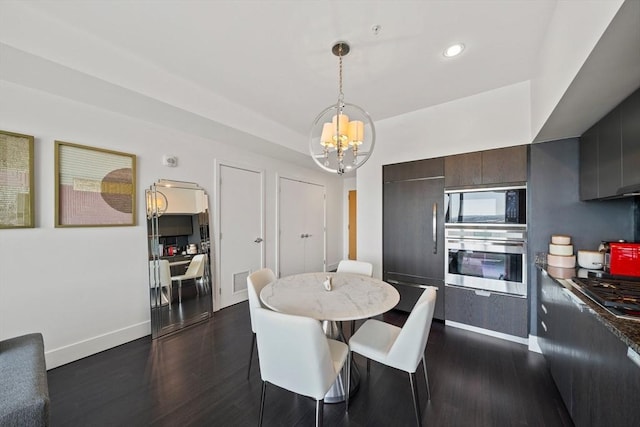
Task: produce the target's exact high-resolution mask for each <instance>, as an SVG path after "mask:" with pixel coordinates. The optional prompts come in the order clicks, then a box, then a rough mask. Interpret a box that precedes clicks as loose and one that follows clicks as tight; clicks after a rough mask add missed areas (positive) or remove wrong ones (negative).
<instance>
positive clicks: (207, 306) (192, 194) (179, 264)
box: [146, 180, 213, 338]
mask: <svg viewBox="0 0 640 427" xmlns="http://www.w3.org/2000/svg"><path fill="white" fill-rule="evenodd" d="M146 203H147V230H148V233H147V234H148V237H149V292H150V297H151V335H152V337H153V338H157V337H160V336H162V335H166V334H169V333H172V332H176V331H178V330H180V329H181V328H184V327H186V326H189V325H192V324H194V323H196V322H200V321H203V320H206V319H208V318H209V317H211V315H212V311H213V301H212V291H211V288H212V285H211V279H210V278H211V271H210V260H211V253H210V252H211V251H210V248H211V245H210V241H209V210H208V205H209V201H208V197H207V194H206V193H205V191H204V190H203V189H202V188H200V187H199V186H198V185H197V184H195V183H191V182H180V181H168V180H159V181H158V182H156V183H155V184H153V185H152V186H151V187H149V189H148V190H147V191H146Z"/></svg>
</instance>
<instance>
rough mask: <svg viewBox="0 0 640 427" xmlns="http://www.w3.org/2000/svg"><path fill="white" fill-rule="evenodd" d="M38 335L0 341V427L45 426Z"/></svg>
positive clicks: (41, 343)
mask: <svg viewBox="0 0 640 427" xmlns="http://www.w3.org/2000/svg"><path fill="white" fill-rule="evenodd" d="M48 425H49V388H48V385H47V368H46V364H45V359H44V341H43V339H42V334H39V333H37V334H28V335H23V336H20V337H15V338H10V339H7V340H4V341H0V426H3V427H4V426H21V427H24V426H34V427H35V426H48Z"/></svg>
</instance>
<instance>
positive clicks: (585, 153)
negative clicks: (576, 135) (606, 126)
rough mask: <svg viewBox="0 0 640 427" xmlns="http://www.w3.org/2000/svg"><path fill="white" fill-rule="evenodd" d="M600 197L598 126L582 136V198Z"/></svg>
mask: <svg viewBox="0 0 640 427" xmlns="http://www.w3.org/2000/svg"><path fill="white" fill-rule="evenodd" d="M597 198H598V128H597V127H596V126H594V127H592V128H591V129H589V130H588V131H586V132H585V133H584V134H582V136H581V137H580V200H591V199H597Z"/></svg>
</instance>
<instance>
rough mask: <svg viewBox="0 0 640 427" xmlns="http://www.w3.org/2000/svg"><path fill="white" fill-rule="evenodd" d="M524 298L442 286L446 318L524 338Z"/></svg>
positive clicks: (525, 315) (526, 311)
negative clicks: (443, 288) (443, 287)
mask: <svg viewBox="0 0 640 427" xmlns="http://www.w3.org/2000/svg"><path fill="white" fill-rule="evenodd" d="M527 305H528V304H527V299H526V298H520V297H516V296H511V295H504V294H499V293H495V292H489V291H482V290H475V289H470V288H460V287H457V286H449V285H447V286H445V313H446V314H447V320H449V321H454V322H458V323H463V324H465V325H470V326H475V327H478V328H482V329H488V330H490V331H495V332H500V333H503V334H507V335H512V336H516V337H521V338H526V337H527V334H528V329H527V313H528V310H527Z"/></svg>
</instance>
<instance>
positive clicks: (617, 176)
mask: <svg viewBox="0 0 640 427" xmlns="http://www.w3.org/2000/svg"><path fill="white" fill-rule="evenodd" d="M638 165H640V90H638V91H636V92H634V93H633V94H632V95H631V96H630V97H628V98H627V99H626V100H625V101H623V102H622V103H621V104H620V105H619V106H617V107H616V108H614V109H613V110H611V112H609V114H607V115H606V116H605V117H604V118H603V119H602V120H600V121H599V122H598V123H596V124H595V125H593V126H592V127H591V128H590V129H589V130H587V131H586V132H585V133H584V134H583V135H582V136H581V137H580V199H581V200H594V199H604V198H609V197H616V196H620V195H622V194H624V193H625V192H633V191H637V187H638V186H640V167H638Z"/></svg>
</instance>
